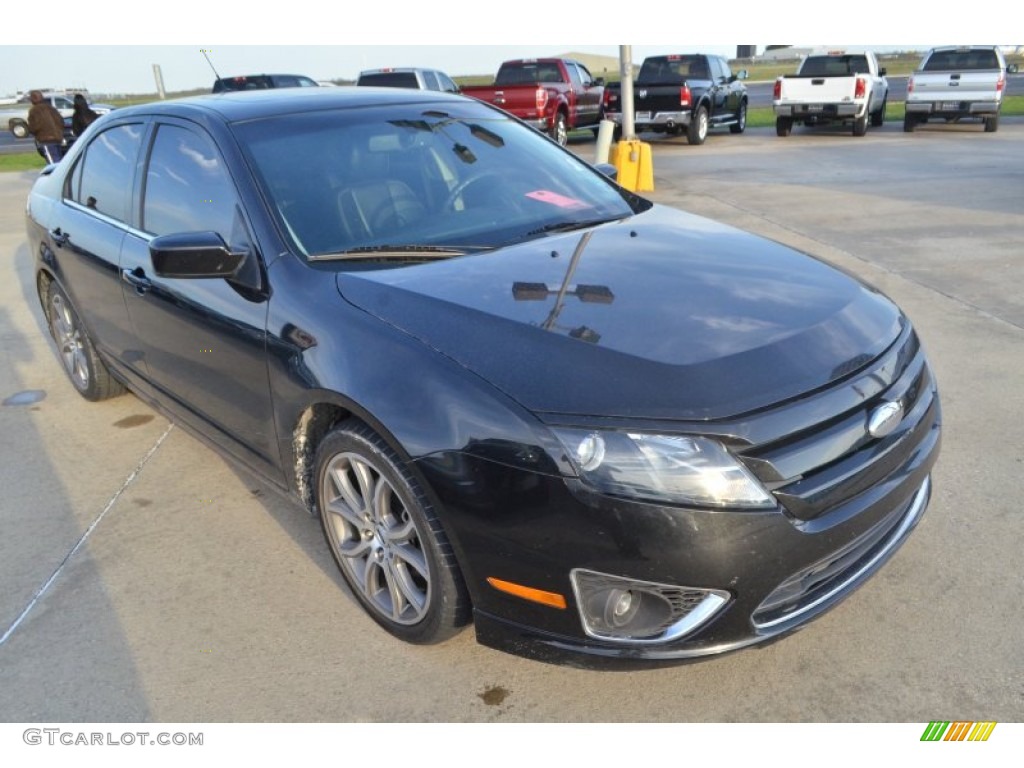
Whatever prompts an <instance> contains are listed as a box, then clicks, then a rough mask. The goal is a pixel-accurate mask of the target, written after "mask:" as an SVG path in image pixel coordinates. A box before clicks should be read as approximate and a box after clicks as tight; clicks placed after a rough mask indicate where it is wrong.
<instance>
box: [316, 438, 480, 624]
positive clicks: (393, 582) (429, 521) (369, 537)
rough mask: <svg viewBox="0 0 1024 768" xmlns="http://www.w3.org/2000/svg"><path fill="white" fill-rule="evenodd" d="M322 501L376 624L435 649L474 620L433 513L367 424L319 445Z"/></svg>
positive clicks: (338, 550) (347, 573)
mask: <svg viewBox="0 0 1024 768" xmlns="http://www.w3.org/2000/svg"><path fill="white" fill-rule="evenodd" d="M316 489H317V491H316V494H317V496H316V500H317V507H318V509H319V512H320V522H321V525H322V527H323V531H324V536H325V538H326V539H327V544H328V546H329V547H330V549H331V554H332V555H333V556H334V560H335V562H336V563H337V564H338V567H339V568H340V570H341V574H342V576H344V578H345V581H346V582H347V583H348V585H349V587H351V589H352V591H353V592H354V593H355V596H356V599H358V600H359V603H360V604H361V605H362V607H363V608H364V609H365V610H366V612H367V613H369V614H370V617H371V618H372V619H373V620H374V621H375V622H377V623H378V624H379V625H380V626H382V627H383V628H384V629H386V630H387V631H388V632H390V633H391V634H392V635H394V636H395V637H397V638H399V639H401V640H404V641H406V642H410V643H420V644H427V643H437V642H441V641H443V640H446V639H448V638H449V637H451V636H453V635H454V634H456V632H457V631H458V629H459V628H460V627H461V626H463V625H464V624H466V623H467V621H468V620H469V598H468V597H467V593H466V589H465V586H464V585H463V583H462V576H461V574H460V572H459V568H458V565H457V563H456V561H455V555H454V553H453V552H452V548H451V545H450V544H449V543H448V540H447V538H446V537H445V534H444V531H443V529H442V528H441V524H440V522H439V521H438V519H437V517H436V515H435V514H434V510H433V507H432V505H431V503H430V501H429V500H428V498H427V495H426V493H424V491H423V488H422V487H421V486H420V484H419V482H418V481H417V480H416V478H415V477H414V476H413V474H412V473H411V472H410V470H409V468H408V467H407V466H406V465H405V463H404V462H403V461H402V459H401V458H400V457H399V456H398V454H397V453H395V451H394V450H392V449H391V447H390V446H388V444H387V443H385V442H384V441H383V440H382V439H381V438H380V437H379V436H378V435H377V434H376V433H374V432H373V430H371V429H370V428H369V427H368V426H366V425H365V424H363V423H362V422H361V421H357V420H355V419H350V420H348V421H345V422H342V423H341V424H339V425H338V426H337V427H335V429H334V431H332V432H331V433H330V434H329V435H328V436H327V437H326V438H324V441H323V442H322V443H321V444H320V448H319V449H318V451H317V459H316Z"/></svg>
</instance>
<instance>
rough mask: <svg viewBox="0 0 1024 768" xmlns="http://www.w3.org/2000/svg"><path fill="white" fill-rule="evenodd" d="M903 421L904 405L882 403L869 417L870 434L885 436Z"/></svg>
mask: <svg viewBox="0 0 1024 768" xmlns="http://www.w3.org/2000/svg"><path fill="white" fill-rule="evenodd" d="M901 421H903V406H902V405H900V404H899V403H892V402H889V403H882V404H881V405H880V406H878V407H877V408H875V410H874V411H873V412H872V413H871V416H869V417H868V434H869V435H871V436H872V437H885V436H886V435H888V434H890V433H891V432H892V431H893V430H894V429H896V427H898V426H899V423H900V422H901Z"/></svg>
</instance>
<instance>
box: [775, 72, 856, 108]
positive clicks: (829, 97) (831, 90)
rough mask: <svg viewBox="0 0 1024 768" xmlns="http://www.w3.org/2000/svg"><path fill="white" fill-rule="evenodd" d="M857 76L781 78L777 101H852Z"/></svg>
mask: <svg viewBox="0 0 1024 768" xmlns="http://www.w3.org/2000/svg"><path fill="white" fill-rule="evenodd" d="M856 82H857V78H856V76H854V75H850V76H848V77H795V76H787V77H783V78H782V93H781V94H780V98H779V101H784V102H790V103H800V104H832V103H837V102H843V101H852V100H853V94H854V89H855V86H856Z"/></svg>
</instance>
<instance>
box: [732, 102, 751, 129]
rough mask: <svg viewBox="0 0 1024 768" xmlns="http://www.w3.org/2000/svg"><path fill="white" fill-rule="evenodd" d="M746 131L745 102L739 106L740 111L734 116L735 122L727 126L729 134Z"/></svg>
mask: <svg viewBox="0 0 1024 768" xmlns="http://www.w3.org/2000/svg"><path fill="white" fill-rule="evenodd" d="M745 130H747V102H745V101H744V102H742V103H741V104H740V111H739V112H738V113H737V114H736V122H735V123H733V124H732V125H730V126H729V132H730V133H743V132H744V131H745Z"/></svg>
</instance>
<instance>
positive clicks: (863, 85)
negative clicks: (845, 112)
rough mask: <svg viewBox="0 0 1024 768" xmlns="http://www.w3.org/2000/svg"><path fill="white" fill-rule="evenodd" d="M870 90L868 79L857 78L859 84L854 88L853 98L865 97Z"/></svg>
mask: <svg viewBox="0 0 1024 768" xmlns="http://www.w3.org/2000/svg"><path fill="white" fill-rule="evenodd" d="M867 92H868V81H867V80H865V79H864V78H863V77H858V78H857V86H856V87H855V88H854V89H853V98H855V99H863V98H864V94H866V93H867Z"/></svg>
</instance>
